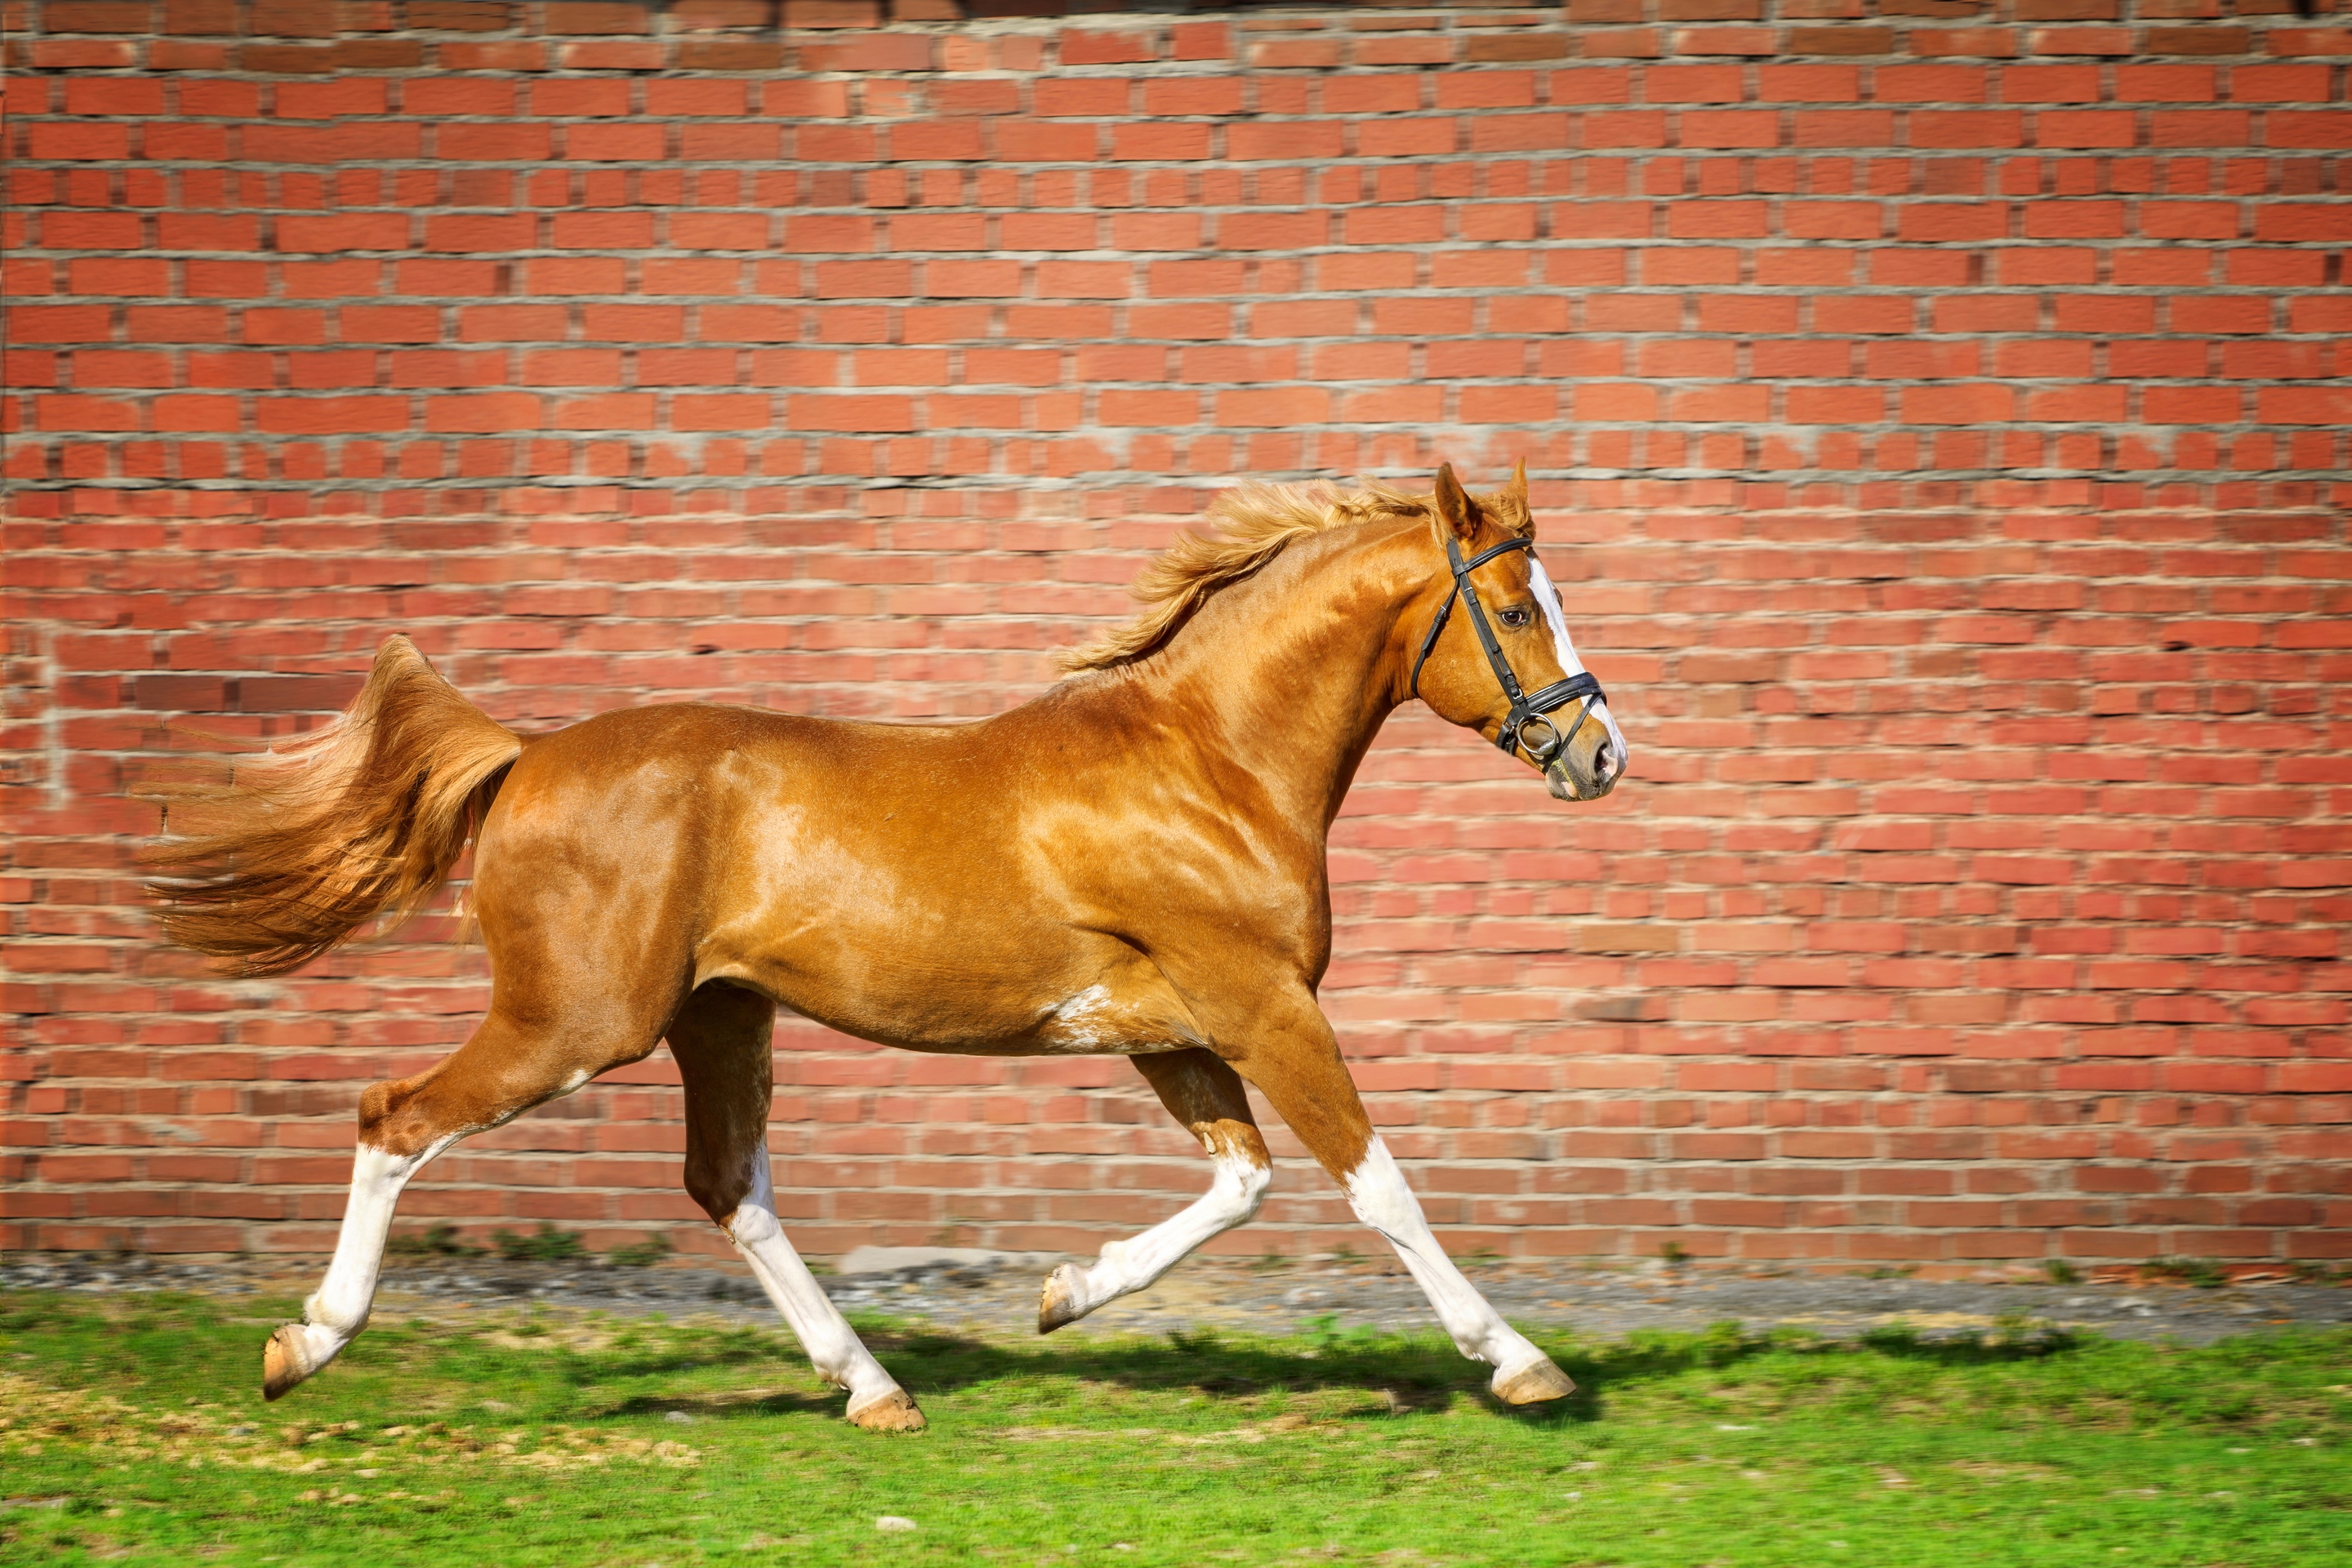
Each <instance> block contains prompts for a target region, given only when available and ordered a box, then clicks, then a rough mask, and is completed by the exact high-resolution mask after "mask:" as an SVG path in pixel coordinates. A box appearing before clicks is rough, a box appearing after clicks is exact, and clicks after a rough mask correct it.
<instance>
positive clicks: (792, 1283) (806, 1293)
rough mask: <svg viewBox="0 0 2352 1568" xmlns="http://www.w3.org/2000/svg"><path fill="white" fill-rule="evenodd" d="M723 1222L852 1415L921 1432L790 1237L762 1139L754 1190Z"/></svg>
mask: <svg viewBox="0 0 2352 1568" xmlns="http://www.w3.org/2000/svg"><path fill="white" fill-rule="evenodd" d="M719 1223H720V1224H721V1226H723V1227H724V1228H725V1229H726V1232H727V1235H728V1237H729V1238H730V1239H731V1240H732V1241H733V1242H734V1243H735V1247H736V1250H738V1251H739V1252H740V1253H742V1255H743V1259H744V1261H745V1262H747V1263H749V1264H751V1272H752V1274H754V1275H755V1276H757V1277H758V1279H759V1281H760V1287H761V1289H764V1290H765V1291H767V1293H768V1300H771V1301H772V1302H774V1303H775V1307H776V1310H777V1311H779V1312H781V1313H782V1314H783V1318H784V1321H785V1322H787V1323H789V1324H791V1325H792V1330H793V1334H794V1335H795V1336H797V1337H798V1338H799V1340H800V1342H801V1348H802V1349H803V1350H804V1351H806V1352H808V1358H809V1362H810V1363H811V1364H812V1365H814V1367H815V1368H816V1370H817V1375H818V1376H820V1377H822V1378H824V1380H825V1381H826V1382H828V1383H830V1384H834V1385H835V1386H836V1387H839V1388H845V1389H847V1390H848V1391H849V1419H850V1420H851V1421H852V1422H854V1423H856V1425H857V1426H863V1427H865V1428H866V1430H867V1431H869V1432H919V1431H921V1430H922V1429H923V1426H924V1425H925V1423H924V1420H923V1413H922V1412H921V1411H920V1410H919V1409H917V1408H916V1407H915V1401H914V1398H913V1396H912V1395H910V1394H908V1392H907V1391H906V1390H905V1389H903V1388H901V1387H899V1386H898V1379H896V1378H894V1377H892V1376H891V1375H890V1374H889V1373H887V1372H885V1371H883V1370H882V1363H880V1362H878V1361H876V1360H875V1359H874V1352H871V1351H869V1350H867V1349H866V1343H865V1342H864V1341H862V1340H860V1339H859V1338H858V1337H857V1331H856V1330H855V1329H853V1328H851V1327H850V1326H849V1320H848V1319H846V1318H845V1317H843V1316H842V1315H841V1309H840V1308H838V1307H836V1306H835V1305H834V1304H833V1298H832V1297H830V1296H827V1295H826V1294H825V1293H824V1286H822V1285H819V1284H818V1283H817V1282H816V1279H815V1277H814V1275H812V1274H810V1273H809V1271H808V1265H807V1264H805V1263H803V1262H802V1261H801V1255H800V1254H799V1253H798V1252H795V1251H794V1250H793V1244H792V1243H791V1242H790V1241H788V1240H786V1239H785V1237H784V1227H783V1225H782V1222H781V1221H779V1220H778V1219H777V1218H776V1196H775V1190H774V1189H773V1188H772V1186H771V1185H770V1184H769V1182H768V1150H767V1146H766V1144H765V1143H764V1142H763V1143H761V1144H760V1145H758V1146H757V1152H756V1154H755V1156H754V1159H753V1163H752V1173H751V1191H750V1192H749V1193H747V1194H745V1195H744V1198H743V1201H742V1202H741V1203H740V1204H738V1205H735V1209H734V1212H733V1213H732V1214H730V1215H728V1216H727V1218H725V1219H724V1220H722V1221H720V1222H719Z"/></svg>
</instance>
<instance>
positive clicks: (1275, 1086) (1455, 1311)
mask: <svg viewBox="0 0 2352 1568" xmlns="http://www.w3.org/2000/svg"><path fill="white" fill-rule="evenodd" d="M1219 1050H1220V1054H1223V1056H1224V1057H1225V1059H1226V1060H1227V1061H1229V1062H1231V1063H1232V1064H1233V1066H1234V1068H1236V1069H1238V1070H1239V1071H1240V1073H1241V1075H1242V1076H1243V1077H1244V1078H1245V1079H1248V1080H1249V1081H1250V1082H1251V1083H1253V1084H1255V1085H1256V1086H1257V1089H1258V1091H1259V1092H1260V1093H1262V1094H1264V1095H1265V1098H1266V1100H1267V1101H1268V1103H1270V1104H1271V1105H1272V1106H1273V1107H1274V1109H1275V1110H1276V1112H1278V1113H1279V1114H1280V1115H1281V1117H1282V1119H1283V1121H1286V1122H1287V1123H1289V1125H1290V1130H1291V1131H1293V1132H1295V1133H1297V1135H1298V1139H1299V1142H1302V1143H1304V1144H1306V1145H1307V1152H1309V1153H1311V1154H1313V1155H1314V1156H1315V1158H1316V1160H1317V1162H1318V1163H1320V1164H1321V1165H1322V1167H1323V1168H1324V1169H1325V1170H1327V1171H1328V1172H1330V1173H1331V1176H1332V1179H1333V1180H1335V1181H1337V1182H1338V1183H1339V1186H1340V1190H1342V1191H1343V1192H1345V1193H1346V1194H1348V1202H1349V1205H1351V1206H1352V1207H1353V1208H1354V1209H1355V1211H1356V1217H1357V1218H1358V1219H1360V1220H1362V1221H1363V1222H1364V1223H1365V1224H1366V1225H1368V1226H1371V1227H1372V1229H1374V1230H1376V1231H1378V1232H1380V1234H1381V1237H1382V1238H1384V1239H1385V1240H1386V1241H1387V1242H1388V1244H1389V1245H1390V1246H1391V1247H1394V1248H1396V1254H1397V1257H1398V1258H1401V1259H1402V1261H1403V1263H1404V1266H1405V1268H1406V1270H1407V1271H1408V1272H1410V1273H1411V1274H1412V1277H1413V1279H1414V1281H1415V1282H1416V1283H1417V1284H1419V1285H1420V1286H1421V1289H1422V1293H1423V1294H1424V1295H1426V1296H1427V1297H1428V1298H1429V1304H1430V1306H1431V1307H1432V1308H1433V1309H1434V1310H1435V1311H1436V1313H1437V1321H1438V1322H1439V1323H1441V1324H1443V1325H1444V1329H1445V1331H1446V1333H1447V1334H1448V1335H1449V1336H1450V1337H1451V1338H1452V1339H1453V1341H1454V1347H1455V1348H1456V1349H1458V1350H1459V1351H1461V1352H1462V1353H1463V1354H1464V1355H1465V1356H1468V1357H1469V1358H1470V1359H1471V1360H1472V1361H1482V1362H1485V1363H1487V1364H1488V1365H1490V1366H1492V1367H1493V1368H1494V1369H1495V1375H1494V1378H1493V1380H1492V1381H1491V1383H1490V1384H1488V1386H1489V1387H1491V1388H1492V1389H1493V1390H1494V1392H1495V1395H1496V1398H1498V1399H1501V1400H1502V1401H1503V1402H1504V1403H1505V1404H1507V1405H1537V1404H1540V1403H1542V1402H1543V1401H1545V1400H1548V1399H1559V1398H1563V1397H1565V1396H1566V1395H1568V1394H1573V1393H1575V1392H1576V1384H1574V1383H1573V1382H1571V1381H1570V1378H1569V1376H1568V1374H1567V1373H1564V1372H1562V1371H1560V1370H1559V1367H1557V1366H1555V1365H1553V1364H1552V1361H1551V1358H1550V1357H1549V1356H1547V1355H1546V1354H1544V1353H1543V1352H1541V1351H1539V1350H1538V1349H1536V1347H1535V1346H1534V1345H1532V1344H1530V1343H1528V1340H1527V1338H1526V1337H1525V1336H1524V1335H1522V1334H1520V1333H1519V1332H1518V1331H1517V1330H1516V1329H1514V1328H1512V1327H1511V1326H1510V1325H1509V1324H1508V1323H1507V1322H1505V1321H1503V1318H1502V1314H1501V1313H1499V1312H1497V1311H1496V1310H1495V1309H1494V1307H1493V1306H1492V1305H1491V1304H1489V1303H1488V1301H1487V1300H1486V1298H1485V1297H1484V1296H1482V1295H1480V1294H1479V1293H1478V1290H1477V1288H1476V1287H1475V1286H1474V1285H1472V1284H1471V1283H1470V1281H1469V1280H1467V1279H1464V1278H1463V1277H1462V1271H1461V1270H1460V1269H1459V1268H1455V1267H1454V1262H1453V1259H1451V1258H1447V1257H1446V1256H1445V1249H1444V1247H1440V1246H1438V1244H1437V1237H1435V1236H1434V1235H1433V1234H1432V1233H1431V1231H1430V1228H1429V1222H1428V1221H1427V1220H1426V1219H1424V1218H1423V1216H1422V1212H1421V1204H1420V1202H1419V1200H1417V1199H1416V1198H1415V1197H1414V1196H1413V1195H1412V1188H1411V1187H1409V1186H1407V1185H1405V1181H1404V1173H1403V1172H1402V1171H1400V1170H1398V1169H1397V1163H1396V1161H1395V1160H1394V1159H1393V1158H1391V1155H1390V1153H1389V1151H1388V1146H1387V1145H1386V1144H1385V1143H1383V1142H1381V1137H1380V1134H1378V1133H1376V1132H1374V1131H1372V1124H1371V1119H1370V1117H1368V1116H1366V1115H1365V1114H1364V1102H1363V1100H1361V1099H1360V1097H1359V1096H1358V1095H1357V1093H1356V1084H1355V1080H1354V1079H1351V1078H1349V1076H1348V1064H1347V1063H1346V1061H1345V1060H1343V1059H1342V1058H1340V1055H1339V1042H1338V1041H1337V1040H1336V1039H1334V1038H1333V1037H1332V1035H1331V1026H1330V1024H1329V1022H1328V1020H1326V1019H1325V1018H1324V1016H1323V1014H1322V1012H1321V1010H1320V1009H1319V1008H1318V1007H1316V1006H1315V1005H1314V1003H1313V1002H1312V1001H1310V1000H1302V1001H1301V1002H1298V1003H1294V1004H1293V1005H1291V1006H1289V1007H1288V1008H1286V1010H1285V1014H1284V1018H1283V1022H1282V1023H1281V1025H1279V1026H1271V1027H1269V1026H1265V1025H1261V1026H1259V1027H1258V1029H1257V1030H1256V1031H1255V1035H1254V1037H1253V1038H1252V1039H1251V1041H1250V1042H1249V1043H1248V1044H1247V1045H1246V1047H1239V1048H1234V1049H1231V1050H1228V1049H1227V1048H1226V1047H1224V1045H1223V1041H1222V1040H1221V1041H1220V1044H1219Z"/></svg>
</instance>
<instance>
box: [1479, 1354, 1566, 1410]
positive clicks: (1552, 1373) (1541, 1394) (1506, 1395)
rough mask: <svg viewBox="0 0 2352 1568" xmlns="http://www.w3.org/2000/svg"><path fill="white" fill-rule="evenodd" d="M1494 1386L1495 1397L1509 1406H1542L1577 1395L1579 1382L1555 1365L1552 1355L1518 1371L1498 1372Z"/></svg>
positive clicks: (1540, 1358)
mask: <svg viewBox="0 0 2352 1568" xmlns="http://www.w3.org/2000/svg"><path fill="white" fill-rule="evenodd" d="M1492 1386H1493V1388H1494V1390H1495V1397H1496V1398H1497V1399H1499V1400H1501V1401H1502V1402H1503V1403H1504V1404H1506V1405H1541V1404H1543V1403H1544V1402H1545V1401H1546V1400H1548V1399H1566V1398H1567V1397H1568V1396H1569V1395H1570V1394H1574V1393H1575V1392H1576V1384H1575V1382H1574V1381H1573V1380H1572V1379H1570V1376H1569V1375H1568V1373H1564V1372H1562V1371H1560V1370H1559V1368H1558V1367H1556V1366H1554V1365H1552V1363H1551V1358H1550V1357H1549V1356H1538V1357H1537V1358H1536V1359H1535V1360H1533V1361H1531V1362H1529V1363H1528V1364H1527V1365H1525V1366H1523V1367H1520V1368H1519V1369H1518V1370H1517V1371H1516V1372H1511V1373H1500V1372H1498V1373H1496V1374H1495V1381H1494V1384H1493V1385H1492Z"/></svg>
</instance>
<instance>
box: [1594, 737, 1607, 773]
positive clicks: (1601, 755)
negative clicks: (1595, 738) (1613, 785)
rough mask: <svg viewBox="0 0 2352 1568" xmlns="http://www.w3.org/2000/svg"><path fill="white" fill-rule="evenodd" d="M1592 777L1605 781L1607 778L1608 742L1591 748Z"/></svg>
mask: <svg viewBox="0 0 2352 1568" xmlns="http://www.w3.org/2000/svg"><path fill="white" fill-rule="evenodd" d="M1592 776H1593V777H1594V778H1595V779H1605V778H1607V777H1608V776H1609V742H1606V741H1603V742H1601V744H1600V745H1598V746H1596V747H1594V748H1593V751H1592Z"/></svg>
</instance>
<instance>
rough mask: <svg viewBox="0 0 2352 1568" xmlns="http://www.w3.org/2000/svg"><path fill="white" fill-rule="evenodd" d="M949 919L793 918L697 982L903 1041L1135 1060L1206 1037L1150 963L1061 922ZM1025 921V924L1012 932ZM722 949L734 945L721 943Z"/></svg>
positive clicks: (715, 961)
mask: <svg viewBox="0 0 2352 1568" xmlns="http://www.w3.org/2000/svg"><path fill="white" fill-rule="evenodd" d="M977 923H979V922H962V921H949V922H945V928H944V929H942V930H937V931H925V932H923V933H922V940H910V938H912V936H913V934H914V933H911V932H909V931H908V930H906V929H905V928H904V927H902V926H898V925H897V924H896V923H895V922H877V923H875V924H871V925H868V924H866V923H864V922H848V923H845V924H844V923H835V924H828V925H827V926H826V927H825V928H824V929H823V930H822V931H815V930H811V929H810V928H809V927H807V926H805V925H803V926H802V927H801V928H800V929H799V930H797V931H793V932H791V933H790V934H785V933H782V932H779V933H777V934H778V937H779V938H780V940H776V941H773V942H763V943H760V944H758V945H757V946H756V947H754V948H752V949H751V950H748V951H743V950H739V951H738V952H734V953H730V954H720V953H716V952H712V953H707V954H706V961H705V963H703V964H702V965H701V966H700V967H699V973H698V976H697V978H698V979H699V980H720V979H723V980H734V981H737V982H740V983H741V984H748V985H751V986H753V987H754V988H756V989H758V990H761V991H763V992H765V993H767V994H769V995H771V996H772V997H774V998H775V999H776V1001H777V1003H778V1004H779V1005H782V1006H784V1007H787V1008H790V1009H791V1010H792V1011H793V1012H795V1013H798V1014H800V1015H801V1016H803V1017H807V1018H811V1019H814V1020H815V1021H816V1022H817V1023H820V1024H823V1025H824V1026H827V1027H828V1028H833V1029H838V1030H840V1031H841V1032H842V1033H844V1034H847V1035H855V1036H856V1037H858V1038H860V1039H865V1040H872V1041H874V1042H876V1043H877V1044H879V1045H886V1046H896V1047H900V1048H901V1049H905V1050H914V1051H928V1052H943V1053H950V1054H962V1055H970V1056H1106V1055H1110V1056H1137V1055H1149V1054H1151V1053H1154V1052H1159V1051H1176V1050H1183V1049H1186V1048H1188V1047H1192V1046H1198V1045H1202V1044H1204V1043H1205V1041H1204V1040H1203V1039H1202V1037H1201V1034H1200V1031H1199V1030H1198V1028H1197V1027H1196V1026H1194V1025H1193V1023H1192V1016H1191V1014H1190V1012H1189V1011H1188V1010H1187V1009H1186V1008H1185V1006H1184V1005H1183V1003H1182V1001H1181V999H1180V998H1179V997H1178V996H1177V994H1176V993H1175V990H1174V988H1173V987H1172V986H1171V985H1170V984H1168V982H1167V979H1166V977H1165V976H1163V975H1161V974H1160V971H1159V969H1158V966H1156V965H1154V964H1152V963H1150V961H1149V960H1145V959H1141V958H1139V956H1138V955H1137V954H1136V953H1135V952H1134V950H1133V949H1131V948H1128V947H1126V946H1125V945H1124V944H1121V943H1117V942H1112V941H1111V940H1110V939H1108V938H1106V937H1101V936H1097V935H1096V934H1094V933H1091V932H1081V931H1072V930H1070V929H1069V928H1067V927H1058V928H1056V927H1047V926H1043V925H1029V924H1027V922H1012V923H1011V924H1010V925H1008V924H1007V922H1005V921H1003V918H1002V915H1001V912H1000V915H999V917H998V919H997V920H995V921H991V922H987V923H988V925H989V926H990V928H991V929H989V930H988V931H985V932H984V933H983V932H982V931H975V930H973V929H972V927H973V925H974V924H977ZM1024 927H1025V929H1024ZM728 945H730V946H731V945H733V944H731V943H730V944H728Z"/></svg>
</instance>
